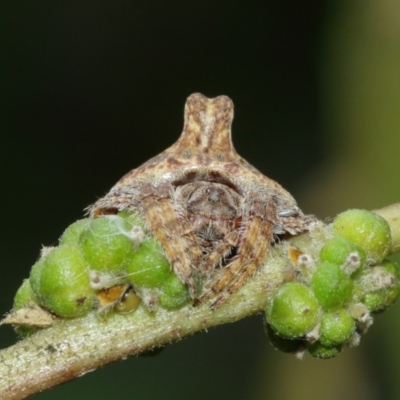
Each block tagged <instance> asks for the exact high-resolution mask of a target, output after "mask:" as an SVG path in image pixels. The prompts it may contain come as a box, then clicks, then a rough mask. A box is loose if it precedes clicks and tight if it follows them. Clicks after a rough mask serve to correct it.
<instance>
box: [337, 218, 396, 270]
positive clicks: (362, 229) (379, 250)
mask: <svg viewBox="0 0 400 400" xmlns="http://www.w3.org/2000/svg"><path fill="white" fill-rule="evenodd" d="M333 230H334V232H335V233H336V234H337V235H339V236H343V237H345V238H347V239H349V240H351V241H352V242H354V243H356V244H358V245H360V246H361V247H362V248H363V249H364V250H365V252H366V254H367V260H368V262H370V263H372V264H376V263H378V262H380V261H381V260H383V259H384V258H385V257H386V256H387V255H388V254H389V250H390V246H391V242H392V237H391V233H390V226H389V224H388V222H387V221H386V220H385V219H384V218H382V217H381V216H379V215H377V214H375V213H373V212H371V211H366V210H348V211H345V212H343V213H342V214H339V215H338V216H337V217H336V219H335V221H334V223H333Z"/></svg>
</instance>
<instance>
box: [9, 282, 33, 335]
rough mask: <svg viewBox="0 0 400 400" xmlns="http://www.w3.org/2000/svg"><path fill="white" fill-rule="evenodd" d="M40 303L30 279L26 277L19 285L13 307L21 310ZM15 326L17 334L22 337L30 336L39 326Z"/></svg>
mask: <svg viewBox="0 0 400 400" xmlns="http://www.w3.org/2000/svg"><path fill="white" fill-rule="evenodd" d="M38 303H39V301H38V299H37V297H36V296H35V293H33V290H32V288H31V285H30V283H29V279H24V281H23V282H22V285H21V286H20V287H19V289H18V290H17V293H16V294H15V297H14V305H13V309H14V310H20V309H22V308H24V307H27V306H30V305H32V304H38ZM13 327H14V330H15V332H16V333H17V335H18V336H20V337H25V336H29V335H31V334H32V333H35V332H36V331H37V330H38V328H36V327H33V326H23V325H14V326H13Z"/></svg>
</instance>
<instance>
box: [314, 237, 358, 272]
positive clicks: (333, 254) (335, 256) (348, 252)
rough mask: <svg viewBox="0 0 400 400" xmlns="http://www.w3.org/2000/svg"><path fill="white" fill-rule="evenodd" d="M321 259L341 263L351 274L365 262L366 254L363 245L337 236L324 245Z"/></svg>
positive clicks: (320, 255)
mask: <svg viewBox="0 0 400 400" xmlns="http://www.w3.org/2000/svg"><path fill="white" fill-rule="evenodd" d="M319 259H320V260H321V261H327V262H330V263H332V264H336V265H339V266H340V267H342V269H343V270H344V271H345V272H346V273H348V275H351V274H352V273H354V272H355V271H356V270H357V269H359V268H360V267H362V266H363V265H364V264H365V261H366V254H365V251H364V249H363V248H362V247H361V246H359V245H357V244H355V243H353V242H352V241H350V240H349V239H346V238H344V237H341V236H336V237H334V238H332V239H330V240H328V241H327V242H326V243H325V245H324V246H323V247H322V249H321V251H320V253H319Z"/></svg>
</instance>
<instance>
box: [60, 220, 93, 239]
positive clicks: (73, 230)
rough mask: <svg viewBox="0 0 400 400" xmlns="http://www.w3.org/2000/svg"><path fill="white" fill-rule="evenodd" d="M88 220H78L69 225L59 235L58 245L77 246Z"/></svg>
mask: <svg viewBox="0 0 400 400" xmlns="http://www.w3.org/2000/svg"><path fill="white" fill-rule="evenodd" d="M90 221H91V220H90V219H89V218H84V219H80V220H78V221H75V222H74V223H73V224H71V225H70V226H69V227H68V228H67V229H66V230H65V231H64V233H63V234H62V235H61V237H60V240H59V243H60V244H78V242H79V237H80V236H81V233H82V231H83V230H84V229H85V228H86V226H87V225H88V224H89V223H90Z"/></svg>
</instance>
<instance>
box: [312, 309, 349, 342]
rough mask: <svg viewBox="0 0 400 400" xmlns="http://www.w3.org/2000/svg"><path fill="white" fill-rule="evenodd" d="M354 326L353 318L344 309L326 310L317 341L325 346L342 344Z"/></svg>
mask: <svg viewBox="0 0 400 400" xmlns="http://www.w3.org/2000/svg"><path fill="white" fill-rule="evenodd" d="M355 328H356V325H355V322H354V319H353V318H352V317H351V316H350V315H349V314H348V313H347V312H346V311H345V310H343V309H342V310H337V311H333V312H327V313H325V314H324V316H323V317H322V320H321V327H320V337H319V341H320V342H321V344H322V345H324V346H327V347H332V346H337V345H342V344H344V343H345V342H346V341H347V340H348V339H349V338H350V336H351V335H352V334H353V333H354V330H355Z"/></svg>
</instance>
